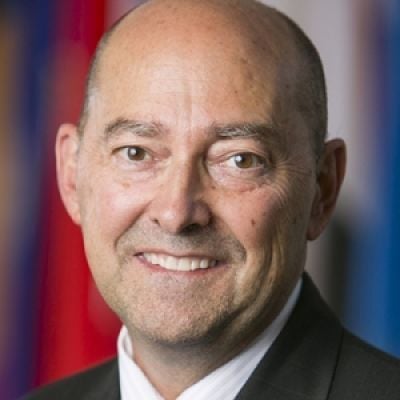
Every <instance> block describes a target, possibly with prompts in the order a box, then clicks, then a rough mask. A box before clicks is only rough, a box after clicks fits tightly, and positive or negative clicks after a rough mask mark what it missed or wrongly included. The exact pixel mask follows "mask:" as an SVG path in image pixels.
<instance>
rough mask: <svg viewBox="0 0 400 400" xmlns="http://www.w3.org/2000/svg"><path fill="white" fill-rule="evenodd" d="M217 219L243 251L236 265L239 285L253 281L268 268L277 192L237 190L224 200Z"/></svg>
mask: <svg viewBox="0 0 400 400" xmlns="http://www.w3.org/2000/svg"><path fill="white" fill-rule="evenodd" d="M224 206H225V207H224V209H223V210H224V211H223V214H222V216H221V219H222V220H223V221H224V222H225V224H227V225H228V228H229V229H230V231H231V233H232V234H233V235H234V236H235V238H236V239H237V240H238V241H239V242H240V243H241V244H242V246H243V247H244V248H245V251H246V262H245V265H244V266H240V268H238V269H237V272H236V273H237V282H238V284H239V285H248V284H250V285H251V284H254V282H255V281H257V280H259V279H261V278H264V277H265V274H266V273H267V272H268V270H269V264H270V259H271V252H272V246H273V242H274V240H275V237H276V232H277V229H276V228H277V224H278V223H279V219H280V214H281V208H280V204H279V200H278V198H277V196H275V195H274V194H273V193H271V192H269V191H266V190H253V191H251V192H249V193H241V195H240V196H237V197H236V198H232V197H231V198H230V200H229V201H225V202H224Z"/></svg>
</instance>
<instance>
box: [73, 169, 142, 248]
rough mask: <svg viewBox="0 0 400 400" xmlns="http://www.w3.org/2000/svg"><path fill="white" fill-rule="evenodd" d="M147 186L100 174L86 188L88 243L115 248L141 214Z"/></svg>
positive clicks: (83, 197) (84, 220)
mask: <svg viewBox="0 0 400 400" xmlns="http://www.w3.org/2000/svg"><path fill="white" fill-rule="evenodd" d="M143 186H144V184H143V183H142V184H135V183H133V182H130V181H129V180H116V179H113V178H110V177H108V176H106V175H98V176H97V177H94V178H92V179H91V180H90V182H87V183H86V184H85V185H84V186H83V190H82V195H81V196H80V197H81V209H82V210H83V212H82V216H81V217H82V229H83V233H84V237H85V240H86V239H89V240H92V239H95V240H96V241H97V246H96V247H100V246H102V247H103V248H104V249H110V248H113V247H114V245H115V242H116V241H117V240H118V238H119V237H120V236H121V235H122V234H123V233H124V232H125V231H126V230H127V229H128V228H129V227H130V226H131V225H132V224H134V223H135V221H136V220H137V219H138V218H139V217H140V215H141V214H142V212H143V210H144V208H145V206H146V204H147V200H146V193H147V191H146V189H145V188H144V187H143Z"/></svg>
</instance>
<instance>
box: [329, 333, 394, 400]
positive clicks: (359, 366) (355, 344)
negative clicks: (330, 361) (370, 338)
mask: <svg viewBox="0 0 400 400" xmlns="http://www.w3.org/2000/svg"><path fill="white" fill-rule="evenodd" d="M349 393H357V396H358V397H357V398H360V399H370V400H375V399H376V400H378V399H379V400H380V399H385V400H390V399H393V400H394V399H396V400H399V399H400V360H398V359H396V358H394V357H392V356H390V355H389V354H386V353H384V352H382V351H380V350H378V349H376V348H374V347H372V346H370V345H369V344H367V343H365V342H364V341H362V340H361V339H359V338H357V337H356V336H354V335H352V334H351V333H349V332H347V331H345V332H344V335H343V341H342V346H341V350H340V352H339V356H338V362H337V368H336V373H335V378H334V381H333V385H332V397H330V398H332V399H341V400H344V399H348V398H349V397H348V395H349Z"/></svg>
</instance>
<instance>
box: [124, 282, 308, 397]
mask: <svg viewBox="0 0 400 400" xmlns="http://www.w3.org/2000/svg"><path fill="white" fill-rule="evenodd" d="M300 288H301V280H300V281H299V282H298V283H297V285H296V287H295V289H294V290H293V292H292V294H291V295H290V297H289V299H288V301H287V303H286V305H285V307H284V308H283V309H282V311H281V312H280V314H279V315H278V316H277V318H275V320H274V321H273V322H272V323H271V324H270V325H269V326H268V327H267V328H266V329H265V330H264V332H262V333H261V335H260V336H258V338H257V339H256V340H255V341H254V342H253V343H252V344H251V345H250V346H249V347H247V349H245V350H244V351H242V352H241V353H239V354H238V355H237V356H236V357H234V358H233V359H232V360H230V361H228V362H227V363H226V364H224V365H222V366H221V367H219V368H217V369H216V370H215V371H213V372H212V373H211V374H209V375H207V376H205V377H204V378H202V379H201V380H200V381H198V382H196V383H195V384H194V385H192V386H190V387H188V388H187V389H186V390H185V391H183V392H182V393H181V394H180V395H179V396H178V397H177V398H176V400H233V399H234V398H235V396H236V395H237V394H238V393H239V391H240V389H241V388H242V387H243V385H244V384H245V383H246V381H247V380H248V379H249V377H250V375H251V374H252V372H253V371H254V370H255V368H256V367H257V364H258V363H259V362H260V361H261V359H262V358H263V357H264V355H265V354H266V352H267V351H268V349H269V348H270V347H271V345H272V343H273V342H274V340H275V339H276V337H277V336H278V335H279V333H280V331H281V330H282V328H283V327H284V325H285V324H286V321H287V320H288V318H289V316H290V314H291V313H292V311H293V308H294V306H295V304H296V302H297V300H298V297H299V294H300ZM117 347H118V368H119V375H120V389H121V400H163V397H162V396H161V395H160V394H159V393H158V392H157V390H156V389H155V388H154V386H153V385H152V384H151V383H150V382H149V380H148V379H147V377H146V376H145V374H144V373H143V372H142V370H141V369H140V368H139V367H138V365H137V364H136V363H135V362H134V360H133V349H132V344H131V340H130V338H129V334H128V330H127V329H126V327H125V326H123V327H122V329H121V332H120V334H119V337H118V342H117Z"/></svg>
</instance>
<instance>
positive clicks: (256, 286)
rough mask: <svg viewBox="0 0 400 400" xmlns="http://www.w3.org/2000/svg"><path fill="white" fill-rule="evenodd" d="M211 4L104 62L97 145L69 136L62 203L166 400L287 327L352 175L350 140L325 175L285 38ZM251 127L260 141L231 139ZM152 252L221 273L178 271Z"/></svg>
mask: <svg viewBox="0 0 400 400" xmlns="http://www.w3.org/2000/svg"><path fill="white" fill-rule="evenodd" d="M199 3H200V2H191V1H188V2H185V5H183V3H182V2H176V1H163V2H161V1H153V2H150V3H148V4H147V5H146V6H144V7H140V8H139V9H137V10H136V11H135V12H133V13H132V14H131V15H129V16H128V18H125V20H124V21H123V22H122V23H121V25H120V26H119V27H118V29H117V30H116V32H115V33H114V34H113V36H112V37H111V39H110V41H109V43H108V45H107V47H106V49H105V50H104V54H103V55H102V58H101V63H100V67H99V71H98V76H97V77H96V80H97V82H96V87H95V90H94V91H93V93H92V97H91V100H90V107H89V116H88V121H87V124H86V127H85V132H84V134H83V137H82V138H80V137H79V135H78V133H77V129H76V127H75V126H73V125H69V124H65V125H62V126H61V127H60V130H59V133H58V137H57V144H56V154H57V167H58V180H59V186H60V192H61V195H62V198H63V201H64V203H65V205H66V208H67V210H68V212H69V214H70V215H71V217H72V218H73V220H74V221H75V222H76V223H78V224H80V225H81V227H82V232H83V237H84V244H85V251H86V254H87V257H88V261H89V265H90V267H91V270H92V273H93V276H94V278H95V280H96V283H97V285H98V287H99V289H100V291H101V293H102V295H103V296H104V298H105V299H106V301H107V302H108V303H109V304H110V306H111V307H112V308H113V310H114V311H115V312H116V313H117V314H118V315H119V316H120V318H121V320H122V321H123V322H124V323H125V324H126V326H127V327H128V331H129V334H130V337H131V338H132V342H133V347H134V352H135V361H136V362H137V363H138V365H139V366H140V367H141V368H142V370H143V371H144V373H145V374H146V375H147V377H148V378H149V380H150V381H151V382H152V384H153V385H154V386H155V387H156V389H157V390H158V391H159V392H160V394H162V395H163V396H164V397H165V398H166V399H173V398H176V396H177V395H179V394H180V393H181V392H182V391H183V390H184V389H186V388H187V387H189V386H190V385H192V384H193V383H195V382H197V381H198V380H200V379H201V378H202V377H204V376H205V375H207V374H208V373H209V372H211V371H212V370H214V369H216V368H217V367H219V366H220V365H222V364H223V363H224V362H226V361H227V360H229V359H230V358H232V357H233V356H235V355H236V354H237V353H238V352H239V351H240V350H241V349H242V348H243V347H245V346H246V345H248V344H249V343H250V342H251V341H252V340H254V338H255V337H256V336H257V335H258V334H259V333H260V332H261V331H262V330H263V329H265V328H266V327H267V326H268V325H269V324H270V323H271V321H272V320H273V319H274V318H275V317H276V315H277V314H278V313H279V311H280V310H281V309H282V307H283V306H284V304H285V302H286V301H287V298H288V296H289V294H290V293H291V291H292V289H293V288H294V285H295V284H296V282H297V281H298V279H299V277H300V276H301V273H302V272H303V269H304V263H305V257H306V247H307V240H312V239H315V238H316V237H318V236H319V234H320V233H321V232H322V230H323V229H324V227H325V225H326V224H327V222H328V220H329V218H330V215H331V213H332V211H333V208H334V205H335V202H336V198H337V194H338V192H339V188H340V185H341V182H342V179H343V175H344V164H345V156H344V144H343V142H342V141H341V140H333V141H330V142H327V143H326V144H325V148H324V152H323V154H322V155H321V157H320V158H319V160H318V161H317V160H316V157H315V153H314V151H313V144H312V141H311V140H310V133H309V130H308V129H307V125H306V124H305V122H304V120H303V118H302V116H301V115H300V114H299V113H297V112H296V111H293V101H294V100H293V97H294V96H293V89H292V88H293V87H295V82H296V72H297V67H296V62H295V60H296V57H297V54H296V51H295V49H294V48H293V45H292V41H291V37H290V35H289V34H288V30H287V28H286V25H285V23H284V22H283V21H282V20H280V19H279V18H277V17H276V15H274V14H273V13H268V12H265V16H264V17H263V18H264V20H262V21H258V19H259V17H258V15H259V14H258V13H257V18H258V19H257V18H256V14H255V12H256V11H255V9H253V6H252V5H247V6H246V5H243V4H250V3H248V2H247V3H240V4H241V6H240V7H239V6H237V8H235V7H233V6H232V5H229V4H228V3H226V2H218V1H205V2H201V3H200V4H199ZM178 4H179V5H180V7H179V8H178V7H177V5H178ZM227 4H228V6H229V7H228V6H227ZM227 7H228V8H227ZM246 7H247V8H246ZM254 21H256V23H255V22H254ZM266 22H268V24H267V26H268V35H265V29H264V28H263V26H264V25H265V24H266ZM257 24H259V25H260V26H258V25H257ZM263 24H264V25H263ZM260 32H263V33H264V35H262V36H260ZM277 41H278V42H279V46H277V45H276V43H277ZM274 46H275V47H274ZM281 53H282V54H285V57H286V61H285V63H283V62H282V59H281V57H282V56H281ZM287 58H289V60H290V61H289V62H287ZM121 121H125V122H124V123H121ZM126 121H128V122H129V123H126ZM246 124H252V126H255V127H256V128H257V129H255V131H256V134H255V135H253V136H250V137H248V136H244V137H242V136H241V137H235V138H232V137H222V135H221V132H223V135H225V136H226V134H225V133H226V132H227V129H226V128H227V127H232V126H235V127H239V128H241V127H243V126H244V125H246ZM111 126H113V127H114V129H110V127H111ZM107 127H108V128H109V129H108V130H107ZM132 127H135V129H134V132H132V129H133V128H132ZM138 132H139V134H138ZM228 136H229V135H228ZM127 149H131V150H130V151H131V152H132V151H133V150H136V151H137V152H138V153H137V155H136V156H135V157H133V159H130V158H129V154H130V153H129V152H128V150H127ZM237 156H241V157H242V159H240V157H239V158H237ZM238 160H239V161H240V162H238ZM144 252H157V253H162V254H168V255H174V256H192V257H193V256H196V257H202V258H208V259H213V260H218V264H217V266H216V267H214V268H208V269H205V270H201V271H193V272H181V271H180V272H175V271H168V270H165V269H162V268H157V267H155V266H153V265H151V264H149V263H148V262H146V261H145V260H144V259H143V257H142V254H143V253H144Z"/></svg>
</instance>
